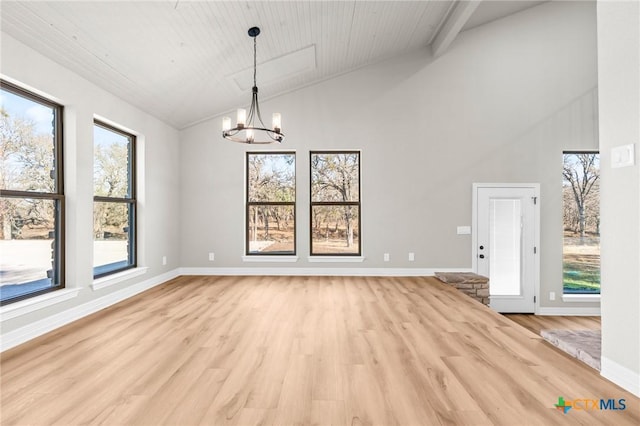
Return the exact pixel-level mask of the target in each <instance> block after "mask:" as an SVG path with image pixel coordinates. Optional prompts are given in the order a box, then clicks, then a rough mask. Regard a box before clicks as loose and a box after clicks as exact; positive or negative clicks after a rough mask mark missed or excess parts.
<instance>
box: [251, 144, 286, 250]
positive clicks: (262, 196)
mask: <svg viewBox="0 0 640 426" xmlns="http://www.w3.org/2000/svg"><path fill="white" fill-rule="evenodd" d="M246 218H247V230H246V237H247V242H246V254H247V255H294V254H296V155H295V153H291V152H268V153H267V152H247V211H246Z"/></svg>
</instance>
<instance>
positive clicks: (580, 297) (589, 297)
mask: <svg viewBox="0 0 640 426" xmlns="http://www.w3.org/2000/svg"><path fill="white" fill-rule="evenodd" d="M562 301H563V302H570V303H573V302H577V303H599V302H600V295H599V294H563V295H562Z"/></svg>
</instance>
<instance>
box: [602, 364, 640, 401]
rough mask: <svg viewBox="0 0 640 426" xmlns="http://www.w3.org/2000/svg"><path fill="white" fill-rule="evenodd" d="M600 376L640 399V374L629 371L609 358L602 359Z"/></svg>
mask: <svg viewBox="0 0 640 426" xmlns="http://www.w3.org/2000/svg"><path fill="white" fill-rule="evenodd" d="M600 375H601V376H602V377H604V378H605V379H607V380H610V381H612V382H613V383H615V384H616V385H618V386H620V387H621V388H623V389H625V390H628V391H629V392H631V393H632V394H634V395H635V396H637V397H640V373H637V372H635V371H632V370H629V369H628V368H627V367H624V366H622V365H620V364H618V363H617V362H615V361H612V360H610V359H609V358H606V357H604V356H603V357H602V359H601V367H600Z"/></svg>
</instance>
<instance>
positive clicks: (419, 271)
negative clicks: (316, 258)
mask: <svg viewBox="0 0 640 426" xmlns="http://www.w3.org/2000/svg"><path fill="white" fill-rule="evenodd" d="M436 272H472V271H471V268H322V267H321V268H286V267H285V268H279V267H276V268H269V267H264V268H180V269H179V275H246V276H254V275H266V276H274V275H287V276H291V275H293V276H295V275H301V276H348V277H360V276H361V277H420V276H433V275H434V274H435V273H436Z"/></svg>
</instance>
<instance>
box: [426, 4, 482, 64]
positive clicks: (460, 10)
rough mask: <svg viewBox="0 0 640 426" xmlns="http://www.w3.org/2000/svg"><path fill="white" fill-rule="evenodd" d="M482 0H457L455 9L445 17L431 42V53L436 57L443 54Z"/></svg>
mask: <svg viewBox="0 0 640 426" xmlns="http://www.w3.org/2000/svg"><path fill="white" fill-rule="evenodd" d="M480 1H481V0H473V1H457V2H456V5H455V6H454V7H453V10H452V11H451V12H450V13H449V15H448V16H447V18H446V19H445V22H444V24H443V25H442V26H441V27H440V31H438V34H437V35H436V37H435V39H434V40H433V43H431V53H432V54H433V56H434V57H438V56H440V55H442V54H443V53H444V52H445V51H446V50H447V49H448V48H449V46H450V45H451V43H453V41H454V40H455V39H456V37H457V36H458V34H459V33H460V30H462V27H464V24H466V23H467V21H468V20H469V18H470V17H471V15H473V12H475V11H476V9H477V8H478V6H479V5H480Z"/></svg>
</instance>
